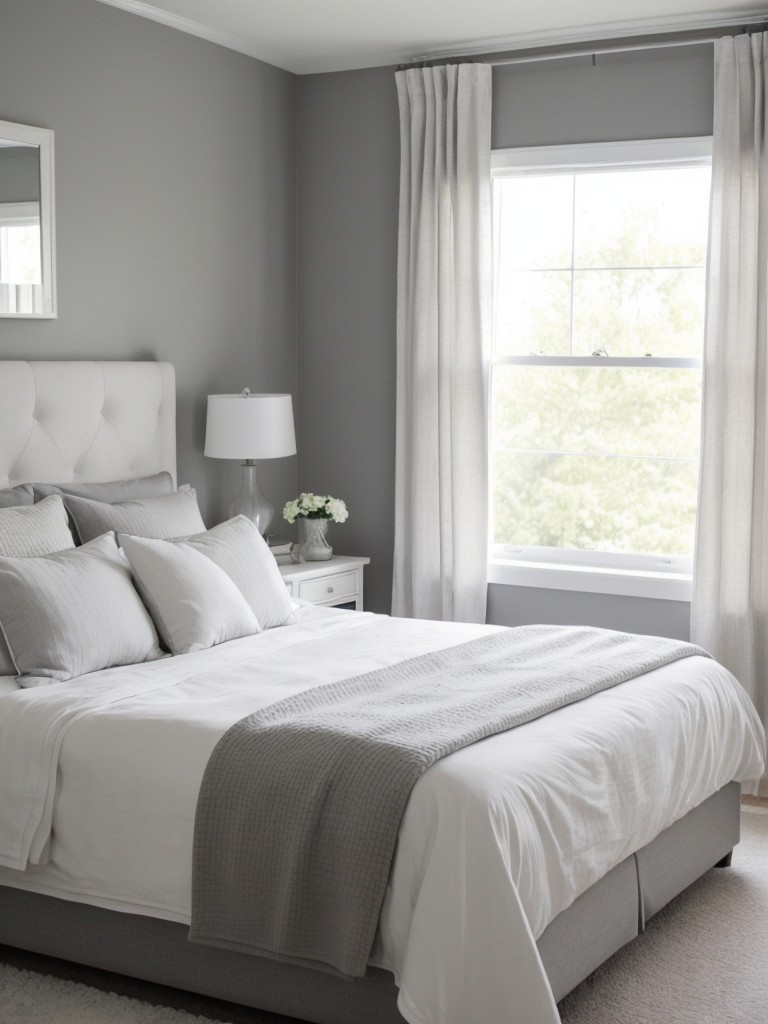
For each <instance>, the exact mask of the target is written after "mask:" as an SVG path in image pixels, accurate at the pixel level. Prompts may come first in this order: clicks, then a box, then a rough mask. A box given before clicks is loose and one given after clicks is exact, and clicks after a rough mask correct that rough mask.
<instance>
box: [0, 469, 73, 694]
mask: <svg viewBox="0 0 768 1024" xmlns="http://www.w3.org/2000/svg"><path fill="white" fill-rule="evenodd" d="M16 490H19V488H16ZM3 493H8V492H3ZM74 546H75V542H74V540H73V538H72V534H71V533H70V530H69V526H68V525H67V513H66V510H65V508H64V503H63V502H62V500H61V498H58V497H51V498H46V499H45V501H41V502H40V503H39V504H37V505H33V504H31V491H30V504H29V505H24V506H23V507H16V508H3V509H0V556H1V555H6V556H11V557H13V558H19V557H24V556H34V555H49V554H51V553H52V552H53V551H61V550H63V549H64V548H73V547H74ZM15 674H16V669H15V667H14V664H13V659H12V658H11V654H10V651H9V650H8V646H7V644H6V643H5V640H4V639H3V638H2V636H0V676H10V675H15Z"/></svg>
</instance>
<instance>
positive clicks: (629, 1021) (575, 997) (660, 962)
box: [0, 808, 768, 1024]
mask: <svg viewBox="0 0 768 1024" xmlns="http://www.w3.org/2000/svg"><path fill="white" fill-rule="evenodd" d="M22 957H23V959H20V958H22ZM5 959H6V960H7V959H8V957H7V956H6V957H5ZM19 963H21V964H22V965H23V966H19ZM58 963H59V962H56V961H47V959H46V958H45V957H39V958H35V957H33V956H32V955H31V954H19V955H18V956H16V957H15V965H14V964H12V963H8V962H6V963H0V1024H208V1022H209V1021H211V1020H214V1021H216V1020H218V1021H224V1022H231V1024H244V1022H248V1024H290V1022H289V1021H288V1018H284V1017H277V1016H275V1015H273V1014H262V1013H259V1012H258V1011H253V1010H247V1009H245V1008H243V1007H235V1006H231V1005H228V1004H225V1003H219V1002H218V1001H217V1000H206V999H203V998H202V997H195V996H188V995H185V994H183V993H175V992H174V990H171V989H162V988H161V987H160V986H151V985H146V984H144V983H142V982H135V981H130V980H128V979H120V978H118V977H117V976H115V975H105V974H103V973H102V972H98V971H87V969H85V968H73V969H68V968H66V967H65V968H64V969H63V973H64V974H65V975H66V974H69V975H72V974H73V973H74V974H79V975H80V976H81V977H82V978H83V980H81V981H73V980H70V979H69V978H68V977H66V976H64V977H62V976H59V977H52V976H50V974H49V973H48V972H49V971H51V973H58V974H59V975H61V974H62V968H61V967H59V968H58V970H57V969H56V968H52V967H50V966H47V965H50V964H58ZM766 965H768V812H767V811H765V810H761V809H757V808H745V809H744V811H743V814H742V840H741V843H740V844H739V845H738V846H737V847H736V849H735V850H734V854H733V865H732V867H730V868H727V869H714V870H712V871H710V872H708V873H707V874H706V875H705V876H704V877H703V878H702V879H700V880H699V881H698V882H696V883H694V885H692V886H691V887H690V888H689V889H687V890H686V891H685V892H684V893H682V894H681V895H680V896H678V898H677V899H676V900H674V901H673V902H672V903H671V904H670V905H669V906H667V907H665V908H664V910H662V911H661V912H660V913H659V914H657V915H656V916H655V917H654V918H652V919H651V921H650V922H649V923H648V926H647V929H646V931H645V932H644V933H643V934H642V935H640V936H639V937H638V938H637V939H636V940H635V941H634V942H632V943H631V944H630V945H629V946H626V947H625V948H624V949H623V950H620V951H619V952H618V953H617V954H616V955H615V956H614V957H612V958H611V959H610V960H609V961H608V963H606V964H604V965H603V966H602V967H600V968H598V970H597V971H596V972H595V973H594V974H593V975H592V976H591V977H589V978H587V980H586V981H584V982H583V983H582V984H581V985H579V987H578V988H576V989H574V991H573V992H572V993H571V994H570V995H568V996H566V998H565V999H564V1000H563V1001H562V1003H561V1004H560V1012H561V1016H562V1022H563V1024H768V969H767V967H766ZM29 966H32V967H33V968H34V969H32V970H30V969H27V968H28V967H29ZM85 980H87V981H89V982H90V983H89V984H85V983H83V981H85ZM94 986H96V987H94ZM104 989H117V992H113V991H108V990H107V991H105V990H104ZM126 992H127V993H128V995H126V994H125V993H126ZM133 996H139V997H140V998H133ZM157 1004H162V1005H157ZM169 1004H170V1005H169ZM363 1024H364V1022H363ZM467 1024H479V1022H471V1021H468V1022H467Z"/></svg>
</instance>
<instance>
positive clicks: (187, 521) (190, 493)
mask: <svg viewBox="0 0 768 1024" xmlns="http://www.w3.org/2000/svg"><path fill="white" fill-rule="evenodd" d="M64 503H65V505H66V506H67V510H68V512H69V514H70V515H71V516H72V519H73V521H74V524H75V528H76V529H77V533H78V535H79V537H80V540H81V542H82V543H83V544H85V543H86V542H87V541H89V540H93V539H94V537H98V536H100V535H101V534H102V533H107V532H108V531H110V530H114V531H115V532H116V533H130V534H133V535H134V536H136V537H151V538H154V539H155V540H167V539H168V538H170V537H182V536H186V535H187V534H190V533H200V531H201V530H204V529H205V523H204V522H203V519H202V516H201V515H200V509H199V508H198V506H197V495H196V494H195V491H194V488H192V487H190V488H189V489H188V490H179V491H175V492H174V493H173V494H166V495H163V496H161V497H156V498H135V499H133V500H132V501H116V502H113V503H112V504H111V505H108V504H106V503H105V502H103V501H91V499H90V498H78V497H76V496H75V495H72V494H65V495H64Z"/></svg>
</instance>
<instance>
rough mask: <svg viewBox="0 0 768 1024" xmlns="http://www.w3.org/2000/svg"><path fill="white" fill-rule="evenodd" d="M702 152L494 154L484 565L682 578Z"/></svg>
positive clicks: (695, 403) (693, 463) (695, 431)
mask: <svg viewBox="0 0 768 1024" xmlns="http://www.w3.org/2000/svg"><path fill="white" fill-rule="evenodd" d="M707 143H708V140H686V141H683V142H682V143H678V142H675V141H672V142H665V143H655V144H653V143H650V144H648V143H644V144H634V145H633V144H628V145H625V146H623V147H622V149H621V151H620V152H619V153H618V154H615V153H614V151H613V148H612V147H606V146H595V147H579V148H578V149H577V150H574V149H572V148H571V147H567V148H565V147H554V148H553V149H551V150H548V151H536V152H535V153H531V151H523V152H521V151H517V152H516V151H509V152H508V153H505V154H495V156H494V165H495V166H494V228H495V287H494V292H495V316H494V351H493V360H492V363H493V365H492V374H491V401H490V409H491V432H490V436H491V467H490V468H491V473H490V476H491V515H492V543H493V550H492V557H493V558H496V559H501V560H505V559H509V560H513V561H522V562H528V563H559V564H561V565H562V564H566V565H574V566H581V567H592V568H593V569H594V568H596V567H602V568H604V569H607V570H612V571H618V570H622V571H625V572H635V573H637V572H644V571H645V572H662V573H664V572H674V573H685V572H689V571H690V563H691V558H692V555H693V542H694V532H695V524H696V494H697V477H698V459H699V432H700V401H701V364H700V357H701V348H702V340H703V322H704V288H705V269H704V268H705V257H706V248H707V227H708V223H707V222H708V206H709V177H710V170H709V160H708V157H707V155H706V148H707Z"/></svg>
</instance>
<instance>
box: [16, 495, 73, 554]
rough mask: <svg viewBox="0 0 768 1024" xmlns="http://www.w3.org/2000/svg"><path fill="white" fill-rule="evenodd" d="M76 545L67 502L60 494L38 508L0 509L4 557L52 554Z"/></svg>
mask: <svg viewBox="0 0 768 1024" xmlns="http://www.w3.org/2000/svg"><path fill="white" fill-rule="evenodd" d="M74 546H75V542H74V540H73V539H72V534H71V533H70V530H69V527H68V526H67V513H66V510H65V509H64V502H63V501H62V499H61V498H60V497H58V495H55V494H54V495H51V497H50V498H46V499H45V500H44V501H40V502H38V503H37V505H22V506H20V507H17V508H2V509H0V555H10V556H12V557H13V558H20V557H24V556H35V555H49V554H51V553H52V552H53V551H63V550H64V548H72V547H74Z"/></svg>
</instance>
